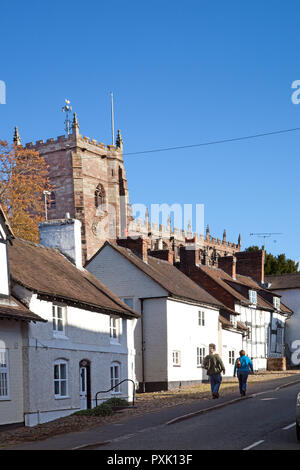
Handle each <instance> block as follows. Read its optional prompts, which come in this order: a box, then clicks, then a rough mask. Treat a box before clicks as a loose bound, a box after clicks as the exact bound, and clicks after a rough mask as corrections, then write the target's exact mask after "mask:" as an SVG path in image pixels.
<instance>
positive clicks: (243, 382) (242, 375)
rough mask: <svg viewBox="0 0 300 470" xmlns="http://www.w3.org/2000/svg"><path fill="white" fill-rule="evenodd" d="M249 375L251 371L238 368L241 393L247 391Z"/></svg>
mask: <svg viewBox="0 0 300 470" xmlns="http://www.w3.org/2000/svg"><path fill="white" fill-rule="evenodd" d="M248 375H249V372H248V371H246V370H238V372H237V376H238V379H239V385H240V393H241V395H242V393H243V392H245V391H246V388H247V379H248Z"/></svg>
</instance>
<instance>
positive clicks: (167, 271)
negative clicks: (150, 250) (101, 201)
mask: <svg viewBox="0 0 300 470" xmlns="http://www.w3.org/2000/svg"><path fill="white" fill-rule="evenodd" d="M106 245H109V246H111V247H112V248H114V249H115V250H116V251H118V252H119V253H120V254H121V255H122V256H124V257H125V258H126V259H127V260H128V261H130V262H131V263H132V264H134V265H135V266H136V267H137V268H138V269H140V270H141V271H142V272H143V273H144V274H146V275H147V276H149V277H150V278H151V279H153V280H154V281H155V282H157V284H159V285H160V286H161V287H162V288H164V289H165V290H166V291H167V292H168V294H169V295H170V296H173V297H176V298H181V299H186V300H192V301H196V302H197V303H200V304H208V305H213V306H215V307H217V308H220V307H222V306H223V304H222V303H221V302H219V301H218V300H217V299H215V298H214V297H212V296H211V295H210V294H209V293H208V292H207V291H206V290H204V289H203V288H202V287H200V286H198V284H196V283H195V282H194V281H192V280H191V279H190V278H189V277H188V276H186V275H185V274H183V273H182V272H181V271H179V269H177V268H176V267H175V266H174V265H173V264H171V263H169V262H168V261H164V260H161V259H158V258H154V257H152V256H148V263H145V262H144V261H143V260H142V259H141V258H139V256H137V255H135V254H134V253H133V252H132V251H131V250H130V249H128V248H123V247H120V246H118V245H115V244H112V243H109V242H106V244H105V245H104V246H106Z"/></svg>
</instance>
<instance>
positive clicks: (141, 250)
mask: <svg viewBox="0 0 300 470" xmlns="http://www.w3.org/2000/svg"><path fill="white" fill-rule="evenodd" d="M117 244H118V245H119V246H122V247H123V248H129V250H131V251H132V252H133V253H134V254H136V255H137V256H139V257H140V258H141V259H142V260H143V261H144V262H145V263H148V240H147V238H144V237H138V238H131V237H127V238H118V239H117Z"/></svg>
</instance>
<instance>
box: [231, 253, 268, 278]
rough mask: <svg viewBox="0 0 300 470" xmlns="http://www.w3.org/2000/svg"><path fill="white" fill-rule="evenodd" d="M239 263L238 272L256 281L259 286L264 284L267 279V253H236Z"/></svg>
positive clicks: (237, 264) (237, 265)
mask: <svg viewBox="0 0 300 470" xmlns="http://www.w3.org/2000/svg"><path fill="white" fill-rule="evenodd" d="M235 256H236V259H237V263H236V272H237V274H242V275H244V276H249V277H252V278H253V279H255V281H256V282H258V284H263V283H264V278H265V275H264V274H265V270H264V266H265V252H264V250H259V251H240V252H237V253H235Z"/></svg>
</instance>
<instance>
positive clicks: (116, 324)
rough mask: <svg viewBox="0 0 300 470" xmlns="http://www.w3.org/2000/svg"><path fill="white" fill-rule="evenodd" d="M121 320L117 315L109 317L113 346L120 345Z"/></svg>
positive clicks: (110, 336)
mask: <svg viewBox="0 0 300 470" xmlns="http://www.w3.org/2000/svg"><path fill="white" fill-rule="evenodd" d="M120 336H121V318H120V317H117V316H116V315H110V317H109V338H110V342H111V343H113V344H120Z"/></svg>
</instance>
